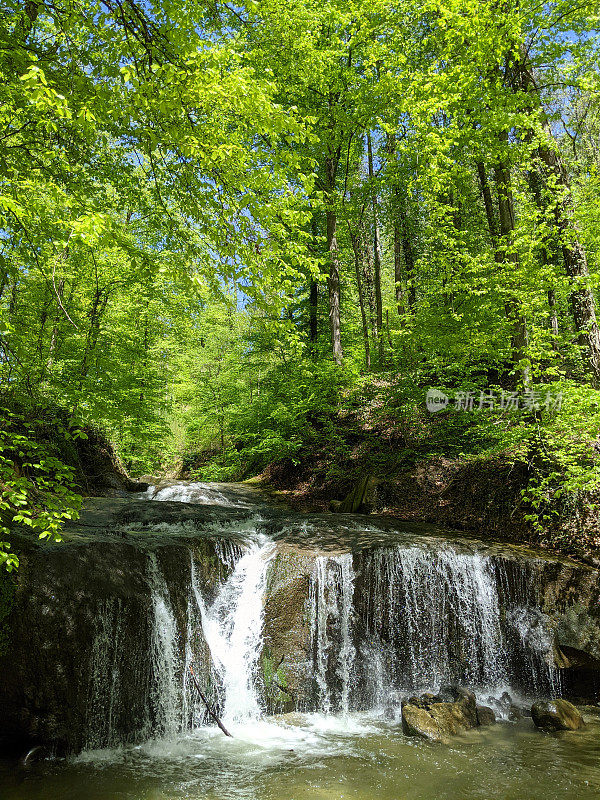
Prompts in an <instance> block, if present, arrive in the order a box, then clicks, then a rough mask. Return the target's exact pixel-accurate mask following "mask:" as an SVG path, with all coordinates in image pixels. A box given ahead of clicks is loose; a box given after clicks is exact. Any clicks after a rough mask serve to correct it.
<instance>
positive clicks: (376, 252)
mask: <svg viewBox="0 0 600 800" xmlns="http://www.w3.org/2000/svg"><path fill="white" fill-rule="evenodd" d="M367 157H368V162H369V181H370V184H371V205H372V207H373V264H374V266H375V306H376V315H377V335H378V337H379V351H380V352H379V355H380V356H381V346H382V342H383V339H382V338H381V337H382V331H383V302H382V299H381V246H380V244H379V208H378V203H377V192H376V191H375V184H374V177H375V173H374V169H373V144H372V142H371V134H370V133H367Z"/></svg>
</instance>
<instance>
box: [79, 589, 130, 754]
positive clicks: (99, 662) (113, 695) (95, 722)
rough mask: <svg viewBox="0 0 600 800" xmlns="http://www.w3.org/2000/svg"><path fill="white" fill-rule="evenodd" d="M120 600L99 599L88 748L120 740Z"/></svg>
mask: <svg viewBox="0 0 600 800" xmlns="http://www.w3.org/2000/svg"><path fill="white" fill-rule="evenodd" d="M121 612H122V608H121V603H120V601H119V600H114V599H109V600H104V601H102V602H100V603H99V606H98V609H97V613H96V618H95V631H94V638H93V641H92V647H91V651H90V667H89V686H88V692H87V704H86V711H87V726H86V728H87V736H86V741H85V746H86V747H87V748H89V749H93V748H96V747H100V746H102V745H104V744H109V745H113V744H117V743H118V741H119V736H118V734H117V733H116V731H115V716H116V715H117V714H118V712H119V701H120V694H121V672H120V669H119V665H120V654H121V652H122V647H123V619H122V613H121Z"/></svg>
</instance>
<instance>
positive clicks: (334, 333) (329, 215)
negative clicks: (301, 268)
mask: <svg viewBox="0 0 600 800" xmlns="http://www.w3.org/2000/svg"><path fill="white" fill-rule="evenodd" d="M325 172H326V176H327V188H328V191H327V196H326V203H327V209H326V219H327V250H328V252H329V277H328V280H327V289H328V295H329V327H330V331H331V347H332V351H333V357H334V359H335V361H336V363H337V364H341V363H342V361H343V358H344V351H343V350H342V338H341V315H340V305H341V291H340V259H339V249H338V242H337V214H336V211H335V205H334V198H333V192H334V189H335V178H336V172H337V159H332V158H327V159H326V162H325Z"/></svg>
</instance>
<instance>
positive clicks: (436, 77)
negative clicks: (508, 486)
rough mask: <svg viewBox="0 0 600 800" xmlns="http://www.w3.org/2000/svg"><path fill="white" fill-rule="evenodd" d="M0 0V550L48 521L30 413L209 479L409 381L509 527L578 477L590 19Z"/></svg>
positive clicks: (587, 421)
mask: <svg viewBox="0 0 600 800" xmlns="http://www.w3.org/2000/svg"><path fill="white" fill-rule="evenodd" d="M1 5H2V14H1V17H0V73H1V75H0V77H1V84H0V95H1V103H0V229H1V241H0V386H1V391H2V403H0V405H2V407H3V412H2V413H3V414H4V425H3V432H2V434H1V438H0V490H1V491H2V494H1V497H0V515H2V516H1V519H2V520H3V521H2V531H3V532H4V533H3V535H2V537H1V538H3V539H6V538H7V536H8V526H9V523H10V522H11V521H12V520H16V521H17V522H21V523H22V524H27V525H29V526H30V527H33V528H34V529H37V530H38V531H39V532H40V533H41V534H42V535H46V536H57V535H59V530H60V525H61V524H62V521H63V520H64V519H66V518H68V517H70V516H73V515H75V514H76V513H77V507H78V503H79V500H78V496H77V492H76V489H77V487H76V486H74V485H73V484H72V482H71V479H70V478H69V474H68V467H67V466H65V464H64V463H63V462H62V460H61V458H60V453H56V452H52V451H51V449H50V450H49V449H48V447H45V446H43V445H40V444H39V441H38V439H39V435H38V434H39V430H40V426H41V427H43V426H44V425H47V424H49V422H48V421H49V420H51V421H52V424H57V420H59V421H60V427H61V430H62V431H63V434H64V435H65V436H67V437H71V438H73V437H75V438H76V437H78V436H85V433H84V429H85V426H86V425H90V424H93V425H96V426H99V427H100V428H102V429H103V430H104V431H106V433H107V435H108V436H109V437H110V439H111V440H112V441H113V442H114V444H115V446H116V448H117V450H118V453H119V454H120V456H121V458H122V459H123V462H124V463H125V464H126V466H127V467H128V469H129V470H130V471H131V472H132V474H138V475H139V474H142V473H143V472H148V471H154V472H160V471H161V470H165V469H166V468H168V467H170V466H172V465H173V464H175V463H176V462H183V463H184V464H188V465H190V469H191V470H192V474H193V470H194V469H196V470H197V474H199V475H201V476H202V477H208V478H211V477H212V478H240V477H247V476H248V475H251V474H257V473H259V472H260V471H261V470H262V469H264V468H265V466H266V465H267V464H269V463H270V462H272V461H274V460H277V459H282V458H291V459H292V460H293V459H296V458H299V457H300V454H301V453H302V452H304V451H305V450H303V448H304V449H305V448H306V446H307V443H311V442H313V443H314V441H315V440H316V439H320V440H321V441H322V440H324V439H326V440H327V441H328V442H329V444H330V446H331V453H332V459H333V460H334V461H335V458H336V452H338V451H337V450H336V448H338V447H339V446H341V445H340V437H339V433H338V432H337V429H336V419H337V418H339V414H340V413H342V412H344V411H345V410H348V409H354V411H357V410H358V411H359V412H360V413H358V414H357V417H360V416H361V414H362V415H363V417H364V416H365V415H367V416H373V415H377V414H380V415H381V414H385V415H386V418H389V419H390V420H391V421H392V424H394V425H396V426H398V427H399V428H402V429H403V430H404V429H406V430H408V429H410V430H412V431H414V430H415V429H418V430H419V431H420V433H419V434H418V435H417V434H415V435H413V439H412V440H411V439H410V436H408V435H407V442H408V444H407V450H408V449H410V447H411V446H412V445H411V441H412V442H413V444H414V436H417V438H418V437H420V440H419V441H420V444H419V446H420V447H421V446H422V442H423V440H427V439H428V436H429V433H428V428H427V420H428V418H429V417H428V413H429V412H427V411H426V408H425V396H426V392H427V391H428V390H430V389H436V390H438V391H439V392H440V393H442V394H443V395H445V396H447V397H449V398H450V399H451V401H452V400H457V398H465V397H466V398H471V400H470V401H469V403H467V405H466V406H465V405H464V404H463V405H461V404H460V402H456V403H455V402H450V404H449V406H448V408H447V409H446V410H445V411H444V412H443V413H444V414H446V415H447V418H448V420H449V421H448V425H447V441H446V442H445V444H444V446H445V447H450V446H451V447H452V448H453V452H456V453H459V452H460V453H464V454H468V453H471V454H472V453H477V454H479V455H481V454H485V453H489V452H492V451H503V452H509V453H511V454H512V455H513V456H514V457H515V458H517V457H518V458H526V459H529V460H530V461H533V460H536V464H537V467H536V471H535V480H534V481H533V482H532V484H531V486H530V489H529V496H528V500H529V502H530V503H531V507H532V514H533V515H534V516H536V515H537V517H538V519H539V520H541V521H540V524H543V513H544V512H543V509H544V508H545V507H546V505H547V503H548V499H549V498H551V497H552V496H554V495H556V493H557V492H558V493H559V494H560V493H564V492H578V491H584V490H589V489H590V488H592V487H595V486H597V484H598V480H599V478H600V471H599V470H598V465H597V458H596V455H597V450H596V442H597V440H598V436H599V435H600V410H599V407H598V403H599V400H600V393H599V392H598V388H597V387H598V383H599V381H600V331H599V328H598V321H597V310H596V302H597V286H598V275H599V272H600V211H599V206H598V201H597V198H598V194H599V192H600V174H599V168H600V93H599V90H600V80H599V75H600V70H599V67H600V64H599V59H600V42H599V35H598V28H599V20H600V16H599V12H598V6H597V3H596V2H592V1H591V0H583V2H578V3H576V2H574V0H567V1H565V0H559V1H558V2H553V3H538V2H531V1H530V0H525V1H523V0H518V1H517V0H508V2H498V1H497V0H493V1H492V0H425V2H422V1H421V2H418V3H417V2H413V0H406V1H405V2H403V3H401V4H400V5H397V4H390V3H387V2H385V1H384V0H375V2H372V3H369V4H364V3H358V2H346V1H344V0H332V1H331V2H325V3H323V2H320V3H313V2H311V0H290V2H288V3H286V4H285V6H282V5H281V3H274V2H273V1H272V0H252V2H249V3H246V4H243V5H237V4H233V3H229V4H228V3H221V2H218V0H217V2H214V3H207V4H203V3H198V2H187V1H186V0H157V1H156V2H154V3H146V2H144V3H142V2H137V1H136V0H99V1H98V2H85V3H84V2H77V1H76V0H57V2H43V1H42V0H40V2H37V1H36V0H25V2H16V1H15V2H12V0H9V1H8V2H7V1H6V0H2V4H1ZM482 393H483V394H482ZM482 396H487V397H488V398H500V399H501V400H502V398H508V397H512V398H513V399H512V401H511V402H508V401H507V402H504V401H503V400H502V402H500V401H498V402H495V401H494V402H492V401H491V400H488V402H486V403H485V405H482V401H481V399H480V398H481V397H482ZM515 398H517V399H516V400H515ZM548 398H550V400H551V402H550V400H549V399H548ZM477 412H479V413H477ZM411 435H412V434H411ZM431 447H432V448H434V449H435V448H439V447H440V445H439V442H437V441H436V442H432V443H431ZM534 453H535V459H534V455H533V454H534ZM399 457H401V456H399ZM65 470H66V472H65ZM9 550H10V548H9V547H8V546H5V547H4V551H5V553H4V556H3V559H4V561H5V562H6V564H7V565H8V566H9V567H10V566H14V565H15V563H16V562H15V560H14V559H13V558H12V557H11V556H9V555H8V552H9Z"/></svg>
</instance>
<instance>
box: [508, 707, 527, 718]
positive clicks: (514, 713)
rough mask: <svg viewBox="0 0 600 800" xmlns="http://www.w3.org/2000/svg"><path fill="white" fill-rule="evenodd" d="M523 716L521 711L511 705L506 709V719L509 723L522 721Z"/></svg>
mask: <svg viewBox="0 0 600 800" xmlns="http://www.w3.org/2000/svg"><path fill="white" fill-rule="evenodd" d="M523 716H524V715H523V714H522V713H521V709H520V708H518V707H517V706H514V705H513V706H509V707H508V719H509V721H510V722H517V720H519V719H523Z"/></svg>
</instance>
